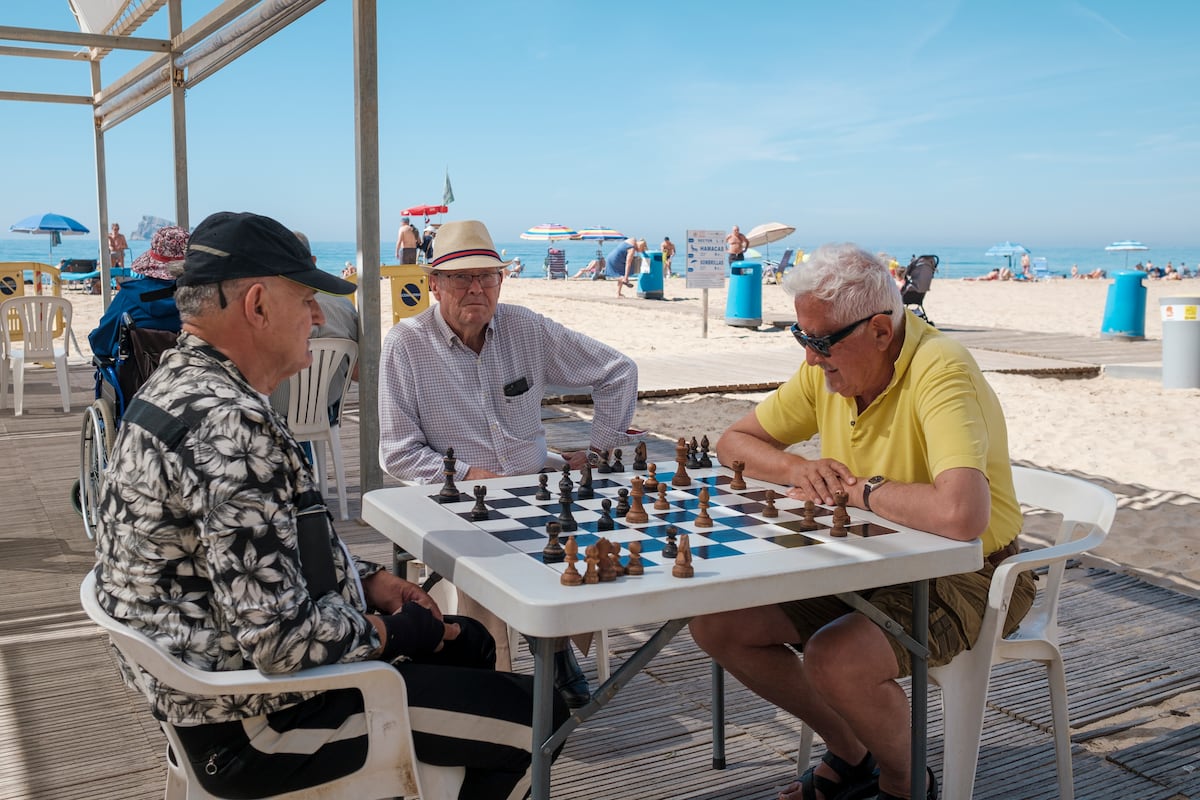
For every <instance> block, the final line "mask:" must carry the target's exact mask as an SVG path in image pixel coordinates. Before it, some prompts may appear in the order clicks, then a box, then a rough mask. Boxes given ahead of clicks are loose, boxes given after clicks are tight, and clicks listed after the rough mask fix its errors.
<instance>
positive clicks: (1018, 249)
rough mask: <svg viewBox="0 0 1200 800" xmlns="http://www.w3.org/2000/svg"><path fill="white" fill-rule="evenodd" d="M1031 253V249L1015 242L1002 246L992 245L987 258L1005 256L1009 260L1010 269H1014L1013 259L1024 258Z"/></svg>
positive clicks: (986, 254)
mask: <svg viewBox="0 0 1200 800" xmlns="http://www.w3.org/2000/svg"><path fill="white" fill-rule="evenodd" d="M1028 252H1029V249H1028V248H1026V247H1023V246H1022V245H1019V244H1014V243H1013V242H1001V243H1000V244H996V245H992V246H991V247H989V248H988V251H987V252H986V253H984V255H985V256H1003V257H1004V258H1007V259H1008V268H1009V269H1010V270H1011V269H1012V257H1013V256H1023V255H1025V254H1026V253H1028Z"/></svg>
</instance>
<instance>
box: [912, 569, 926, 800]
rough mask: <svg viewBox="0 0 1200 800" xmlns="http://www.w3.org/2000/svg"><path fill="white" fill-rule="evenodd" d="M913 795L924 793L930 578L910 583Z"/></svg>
mask: <svg viewBox="0 0 1200 800" xmlns="http://www.w3.org/2000/svg"><path fill="white" fill-rule="evenodd" d="M912 597H913V638H914V639H916V640H917V645H918V647H917V648H916V650H915V651H914V652H913V653H912V761H911V766H912V784H911V787H912V795H911V796H912V797H913V798H920V797H924V796H925V755H926V744H927V743H926V736H927V734H928V726H929V683H928V681H929V581H916V582H914V583H913V585H912Z"/></svg>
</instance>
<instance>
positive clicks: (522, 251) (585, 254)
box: [0, 234, 1200, 279]
mask: <svg viewBox="0 0 1200 800" xmlns="http://www.w3.org/2000/svg"><path fill="white" fill-rule="evenodd" d="M684 238H685V234H679V235H678V238H676V237H672V241H675V243H676V246H677V247H680V250H681V252H680V253H678V254H677V255H676V257H675V264H676V269H675V271H676V273H677V274H678V273H679V266H680V264H681V263H682V260H683V253H682V244H681V243H682V242H683V241H684ZM617 244H618V242H604V243H603V245H601V246H598V245H597V243H596V242H588V241H571V240H567V241H559V242H554V243H552V244H550V243H545V242H533V241H525V240H520V239H518V240H515V241H498V242H496V248H497V250H499V251H500V253H501V256H502V257H503V258H504V259H505V260H506V261H507V260H509V259H512V258H514V257H519V258H520V259H521V263H522V264H523V265H524V267H525V268H524V270H523V272H522V277H531V278H534V277H544V275H545V270H544V268H543V260H544V259H545V256H546V251H547V248H548V247H555V248H558V249H562V250H563V251H564V253H565V255H566V258H567V269H568V272H570V273H572V274H573V273H575V272H577V271H579V270H580V269H583V268H584V267H586V266H587V265H588V263H589V262H590V261H591V259H593V258H595V257H596V256H597V253H598V252H601V253H603V254H608V253H610V252H611V251H612V250H613V248H614V247H616V246H617ZM819 244H821V242H820V241H813V242H811V243H810V242H807V241H802V240H801V239H800V238H799V237H797V236H791V237H788V238H787V239H784V240H782V241H780V242H774V243H772V244H770V245H768V246H765V247H758V248H755V250H756V251H757V252H759V253H760V254H761V257H760V258H759V259H748V260H759V261H771V262H777V261H778V260H779V258H780V257H781V256H782V255H783V253H784V252H785V251H786V250H788V249H792V250H793V251H794V250H796V249H801V250H804V251H806V252H807V251H808V250H809V249H810V248H813V247H816V246H818V245H819ZM858 244H860V245H861V246H863V247H865V248H866V249H868V250H870V251H871V252H883V253H888V254H890V255H891V256H892V257H894V258H895V259H896V260H897V261H898V262H900V264H901V266H905V265H907V264H908V262H909V259H910V258H912V257H913V256H917V255H923V254H927V253H931V254H934V255H937V256H938V259H939V261H940V264H939V267H938V271H937V277H939V278H950V279H955V278H975V277H979V276H981V275H985V274H987V273H988V272H989V271H991V270H992V269H995V268H996V267H1004V266H1008V264H1009V261H1008V259H1007V258H1004V257H994V256H987V255H985V253H986V251H987V250H988V248H989V247H991V246H992V244H995V243H994V242H993V243H991V244H981V245H979V246H963V245H957V246H937V245H927V244H925V245H912V244H911V243H910V244H904V243H900V244H896V243H881V244H877V243H874V242H870V241H866V240H864V241H860V242H859V243H858ZM129 245H130V251H131V252H130V253H127V254H126V258H125V263H126V265H128V264H130V263H131V262H132V261H133V259H134V258H136V257H137V256H138V255H140V254H142V253H144V252H145V251H146V250H147V249H149V247H150V242H149V241H148V240H141V239H138V240H130V242H129ZM311 245H312V250H313V255H315V256H316V257H317V265H318V266H319V267H320V268H321V269H322V270H324V271H326V272H329V273H333V274H335V275H336V274H341V272H342V270H343V269H344V268H345V266H346V264H347V263H348V262H349V263H354V262H355V260H356V258H357V246H356V244H355V242H353V241H313V242H312V243H311ZM658 245H659V242H654V241H652V242H650V250H651V251H652V252H653V251H656V250H657V248H658ZM99 247H100V242H99V240H98V239H92V238H87V237H64V238H63V240H62V244H60V245H58V246H56V247H54V248H53V250H51V248H50V247H49V237H47V236H32V235H31V236H29V237H26V238H0V262H13V261H33V262H39V263H43V264H50V265H52V266H57V265H58V264H59V262H60V261H62V260H63V259H68V258H72V259H98V258H99V257H100V251H99ZM1029 249H1030V256H1031V257H1032V258H1044V259H1046V268H1047V269H1048V271H1049V273H1050V274H1051V275H1052V276H1055V277H1065V276H1067V275H1069V274H1070V271H1071V266H1072V265H1077V266H1078V267H1079V271H1080V272H1083V273H1087V272H1091V271H1092V270H1095V269H1103V270H1105V271H1106V272H1107V273H1108V274H1109V275H1112V274H1113V273H1114V272H1120V271H1123V270H1125V269H1133V267H1134V265H1135V264H1137V263H1138V262H1146V261H1152V262H1154V263H1155V264H1157V265H1158V266H1166V264H1167V262H1168V261H1170V262H1172V263H1173V264H1174V265H1175V267H1176V268H1182V267H1183V266H1185V265H1186V266H1187V267H1188V268H1189V269H1192V270H1195V269H1196V267H1197V264H1198V263H1200V245H1187V246H1181V247H1175V246H1170V247H1151V248H1150V249H1148V250H1145V251H1132V252H1108V251H1106V250H1105V249H1104V246H1103V245H1100V246H1095V245H1089V246H1065V247H1064V246H1059V247H1045V248H1040V249H1038V248H1035V247H1033V246H1029ZM380 254H381V256H382V261H383V263H384V264H395V263H397V259H396V258H395V256H394V254H395V242H394V241H386V240H385V241H383V242H381V243H380ZM1013 263H1014V264H1016V259H1013Z"/></svg>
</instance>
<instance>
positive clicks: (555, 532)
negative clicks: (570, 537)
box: [542, 520, 566, 564]
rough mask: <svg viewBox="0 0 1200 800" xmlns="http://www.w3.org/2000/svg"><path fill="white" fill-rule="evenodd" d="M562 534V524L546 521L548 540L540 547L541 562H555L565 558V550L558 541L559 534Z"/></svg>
mask: <svg viewBox="0 0 1200 800" xmlns="http://www.w3.org/2000/svg"><path fill="white" fill-rule="evenodd" d="M560 534H562V526H561V525H559V524H558V523H557V522H554V521H553V520H551V521H550V522H547V523H546V535H547V536H549V537H550V538H549V540H548V541H547V542H546V546H545V547H543V548H542V563H543V564H557V563H559V562H560V561H563V560H564V559H565V558H566V550H565V549H564V548H563V546H562V543H561V542H560V541H558V537H559V535H560Z"/></svg>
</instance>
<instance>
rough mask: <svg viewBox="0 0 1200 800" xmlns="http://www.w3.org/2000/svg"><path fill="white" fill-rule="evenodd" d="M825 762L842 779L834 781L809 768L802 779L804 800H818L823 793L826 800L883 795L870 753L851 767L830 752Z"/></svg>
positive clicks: (823, 759) (856, 799) (824, 759)
mask: <svg viewBox="0 0 1200 800" xmlns="http://www.w3.org/2000/svg"><path fill="white" fill-rule="evenodd" d="M821 761H822V762H824V763H825V764H827V765H828V766H829V768H830V769H832V770H833V771H834V772H836V773H837V775H838V777H839V778H841V780H839V781H832V780H830V779H829V778H826V777H825V776H823V775H818V774H817V773H816V767H809V768H808V771H807V772H805V773H804V774H803V775H801V776H800V797H802V798H803V800H816V797H817V792H818V791H819V792H820V793H821V794H822V795H824V796H825V800H860V799H861V798H867V797H870V796H871V795H873V794H875V793H876V792H878V791H879V769H878V767H876V766H875V757H874V756H872V755H871V754H870V753H867V754H866V755H865V756H863V760H862V761H860V762H858V764H850V763H849V762H847V761H844V760H843V759H841V758H839V757H838V756H836V755H834V754H833V753H831V752H829V751H828V750H826V751H825V755H823V756H821Z"/></svg>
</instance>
